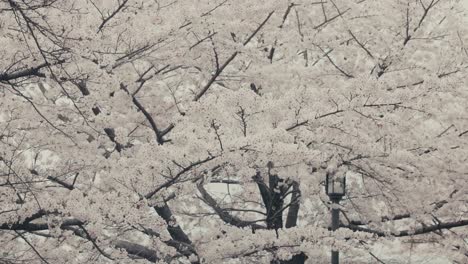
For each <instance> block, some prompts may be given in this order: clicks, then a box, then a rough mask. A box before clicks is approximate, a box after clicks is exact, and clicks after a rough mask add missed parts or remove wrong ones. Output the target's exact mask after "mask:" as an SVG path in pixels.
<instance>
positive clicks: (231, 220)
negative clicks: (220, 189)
mask: <svg viewBox="0 0 468 264" xmlns="http://www.w3.org/2000/svg"><path fill="white" fill-rule="evenodd" d="M197 188H198V191H199V192H200V194H201V195H202V200H203V202H205V203H206V204H207V205H208V206H210V207H211V208H212V209H213V210H214V211H215V212H216V214H217V215H218V216H219V218H221V220H223V221H224V222H225V223H227V224H230V225H233V226H237V227H241V228H242V227H252V228H254V229H265V226H262V225H258V224H255V223H253V222H252V221H244V220H242V219H240V218H238V217H236V216H233V215H231V214H230V213H229V212H228V210H226V209H224V208H221V207H220V206H219V205H218V203H217V202H216V200H215V199H214V198H213V197H212V196H211V195H210V194H209V193H208V192H207V191H206V189H205V187H204V186H203V182H201V183H198V184H197Z"/></svg>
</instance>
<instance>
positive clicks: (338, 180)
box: [325, 172, 346, 264]
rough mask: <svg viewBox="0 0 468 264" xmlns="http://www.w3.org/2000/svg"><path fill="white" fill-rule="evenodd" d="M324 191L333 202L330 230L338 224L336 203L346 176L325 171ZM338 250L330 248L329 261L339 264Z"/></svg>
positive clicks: (344, 188) (343, 186)
mask: <svg viewBox="0 0 468 264" xmlns="http://www.w3.org/2000/svg"><path fill="white" fill-rule="evenodd" d="M325 193H326V194H327V195H328V197H329V198H330V201H331V202H332V203H333V206H332V209H331V214H332V219H331V222H332V224H331V228H332V231H335V230H336V229H338V227H339V225H340V210H339V209H338V206H337V205H338V204H339V203H340V200H341V198H343V196H344V195H345V193H346V177H345V176H344V175H343V177H338V176H336V175H334V174H332V173H329V172H327V176H326V179H325ZM339 262H340V261H339V252H338V251H334V250H332V252H331V263H332V264H339Z"/></svg>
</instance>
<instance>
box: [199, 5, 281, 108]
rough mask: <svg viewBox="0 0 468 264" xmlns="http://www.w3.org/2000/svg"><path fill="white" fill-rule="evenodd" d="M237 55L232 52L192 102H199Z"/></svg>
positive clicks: (250, 37) (266, 19)
mask: <svg viewBox="0 0 468 264" xmlns="http://www.w3.org/2000/svg"><path fill="white" fill-rule="evenodd" d="M274 12H275V11H271V12H270V13H269V14H268V16H267V17H266V18H265V20H264V21H263V22H262V23H261V24H260V25H259V26H258V27H257V28H256V29H255V31H254V32H253V33H252V34H251V35H250V36H249V37H248V38H247V39H246V40H245V41H244V43H243V45H244V46H245V45H247V44H248V43H249V42H250V40H251V39H252V38H253V37H254V36H255V35H256V34H257V33H258V32H259V31H260V29H262V27H263V26H265V24H266V23H267V22H268V20H269V19H270V17H271V16H272V15H273V13H274ZM237 54H239V52H238V51H236V52H234V53H233V54H232V55H231V56H230V57H229V58H228V59H227V60H226V61H225V62H224V63H223V64H222V65H221V67H219V70H217V71H216V72H215V73H214V74H213V76H211V79H210V80H209V81H208V82H207V83H206V84H205V86H204V87H203V88H202V89H201V91H200V92H199V93H198V94H197V95H196V96H195V99H194V101H198V100H200V98H201V97H202V96H203V95H204V94H205V93H206V91H208V89H209V88H210V87H211V85H212V84H213V83H214V82H215V81H216V79H217V78H218V76H219V75H220V74H221V73H222V72H223V71H224V69H225V68H226V66H228V65H229V63H231V62H232V61H233V60H234V59H235V58H236V56H237Z"/></svg>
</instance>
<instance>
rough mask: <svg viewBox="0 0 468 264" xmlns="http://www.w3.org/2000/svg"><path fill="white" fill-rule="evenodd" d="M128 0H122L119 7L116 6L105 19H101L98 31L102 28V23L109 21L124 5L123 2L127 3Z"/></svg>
mask: <svg viewBox="0 0 468 264" xmlns="http://www.w3.org/2000/svg"><path fill="white" fill-rule="evenodd" d="M127 2H128V0H124V1H123V2H122V3H121V4H120V5H119V7H117V9H116V10H115V11H114V12H112V14H110V15H109V16H108V17H106V18H105V19H103V20H102V23H101V24H100V25H99V27H98V31H97V32H98V33H99V32H100V31H101V30H102V28H103V27H104V25H105V24H106V23H107V22H109V20H111V19H112V18H113V17H114V16H115V15H117V13H119V12H120V10H122V8H123V7H124V6H125V4H127Z"/></svg>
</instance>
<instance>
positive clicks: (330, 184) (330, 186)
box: [325, 173, 346, 197]
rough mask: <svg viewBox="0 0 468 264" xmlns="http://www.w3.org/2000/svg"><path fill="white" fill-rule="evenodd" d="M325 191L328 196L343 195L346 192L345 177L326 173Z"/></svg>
mask: <svg viewBox="0 0 468 264" xmlns="http://www.w3.org/2000/svg"><path fill="white" fill-rule="evenodd" d="M325 192H326V193H327V195H328V196H334V197H341V196H344V195H345V192H346V177H337V176H335V175H329V174H328V173H327V178H326V180H325Z"/></svg>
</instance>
